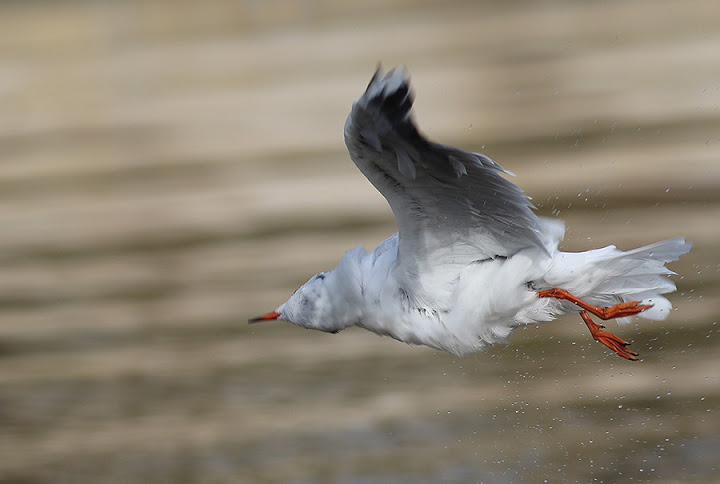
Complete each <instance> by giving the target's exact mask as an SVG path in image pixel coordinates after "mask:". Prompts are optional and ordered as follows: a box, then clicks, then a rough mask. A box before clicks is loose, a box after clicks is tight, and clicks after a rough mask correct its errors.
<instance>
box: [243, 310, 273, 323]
mask: <svg viewBox="0 0 720 484" xmlns="http://www.w3.org/2000/svg"><path fill="white" fill-rule="evenodd" d="M279 317H280V313H276V312H275V311H273V312H271V313H267V314H263V315H262V316H258V317H257V318H252V319H248V323H259V322H260V321H269V320H271V319H277V318H279Z"/></svg>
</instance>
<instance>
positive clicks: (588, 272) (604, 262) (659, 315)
mask: <svg viewBox="0 0 720 484" xmlns="http://www.w3.org/2000/svg"><path fill="white" fill-rule="evenodd" d="M691 246H692V244H690V243H688V242H685V239H683V238H677V239H672V240H666V241H663V242H657V243H655V244H651V245H647V246H645V247H640V248H638V249H634V250H630V251H627V252H622V251H620V250H617V249H616V248H615V247H614V246H609V247H605V248H602V249H597V250H591V251H588V252H581V253H565V252H561V253H559V254H557V255H556V258H555V260H554V261H553V264H552V266H551V267H550V270H549V271H548V273H547V275H546V277H545V282H546V283H547V284H548V286H549V287H559V288H562V289H566V290H567V291H569V292H570V293H571V294H573V295H575V296H577V297H579V298H580V299H583V300H585V301H587V302H589V303H590V304H595V305H601V306H608V305H612V304H615V303H617V302H620V301H638V300H639V301H643V304H651V305H652V306H653V307H652V308H650V309H647V310H645V311H643V312H642V313H639V314H638V316H641V317H644V318H647V319H655V320H659V319H665V318H666V317H667V316H668V314H669V313H670V310H671V309H672V307H671V305H670V302H669V301H668V300H667V299H666V298H664V297H663V296H661V294H667V293H669V292H673V291H674V290H675V283H673V282H672V281H671V280H669V279H668V278H667V277H666V276H668V275H672V274H674V272H673V271H671V270H669V269H668V268H666V267H665V264H666V263H667V262H672V261H675V260H677V259H678V258H679V257H680V256H681V255H683V254H685V253H687V252H688V251H689V250H690V247H691ZM627 321H629V318H619V319H618V322H620V323H623V322H627Z"/></svg>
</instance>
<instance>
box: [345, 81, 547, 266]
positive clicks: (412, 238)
mask: <svg viewBox="0 0 720 484" xmlns="http://www.w3.org/2000/svg"><path fill="white" fill-rule="evenodd" d="M412 104H413V94H412V92H411V91H410V86H409V80H408V77H407V75H406V74H405V72H404V70H403V69H402V68H396V69H394V70H392V71H390V72H389V73H388V74H387V75H384V74H383V73H382V71H381V70H380V69H378V71H377V72H376V73H375V75H374V76H373V78H372V80H371V81H370V84H369V85H368V88H367V90H366V91H365V93H364V94H363V95H362V96H361V97H360V98H359V99H358V100H357V101H355V103H354V104H353V107H352V110H351V112H350V115H349V116H348V119H347V122H346V124H345V143H346V144H347V147H348V150H349V152H350V156H351V158H352V159H353V162H354V163H355V164H356V165H357V167H358V168H359V169H360V171H362V172H363V174H364V175H365V176H366V177H367V178H368V180H370V182H371V183H372V184H373V185H374V186H375V187H376V188H377V189H378V190H379V191H380V193H382V195H383V196H384V197H385V198H386V199H387V200H388V203H389V204H390V207H391V208H392V210H393V212H394V214H395V218H396V220H397V224H398V232H399V248H398V264H399V265H401V266H402V269H404V270H405V271H406V272H407V273H409V274H410V275H411V276H412V275H415V276H417V275H418V274H420V273H422V272H423V271H428V270H432V269H433V266H436V265H439V264H442V265H447V264H448V263H456V264H460V265H464V264H467V263H469V262H472V261H473V260H478V259H483V258H488V257H496V256H510V255H512V254H514V253H515V252H517V251H518V250H521V249H523V248H526V247H533V246H536V247H539V248H541V249H543V250H545V251H546V252H547V250H548V249H547V248H546V247H545V244H544V242H543V240H548V237H546V236H544V234H543V224H542V223H541V222H540V220H539V219H538V217H537V216H536V215H535V213H534V212H533V211H532V208H533V207H532V205H531V203H530V202H529V200H528V198H527V197H526V196H525V195H524V193H523V192H522V190H521V189H520V188H518V187H517V186H516V185H514V184H513V183H511V182H510V181H508V180H507V179H506V178H504V177H503V176H502V175H504V174H509V175H512V174H511V173H509V172H507V171H505V170H504V169H503V168H502V167H501V166H500V165H499V164H497V163H496V162H495V161H493V160H492V159H491V158H489V157H488V156H486V155H483V154H481V153H472V152H469V151H464V150H461V149H458V148H453V147H451V146H446V145H442V144H438V143H433V142H431V141H428V140H427V139H426V138H425V137H424V136H423V135H421V134H420V133H419V132H418V130H417V128H416V126H415V123H414V122H413V120H412V118H411V116H410V114H411V109H412Z"/></svg>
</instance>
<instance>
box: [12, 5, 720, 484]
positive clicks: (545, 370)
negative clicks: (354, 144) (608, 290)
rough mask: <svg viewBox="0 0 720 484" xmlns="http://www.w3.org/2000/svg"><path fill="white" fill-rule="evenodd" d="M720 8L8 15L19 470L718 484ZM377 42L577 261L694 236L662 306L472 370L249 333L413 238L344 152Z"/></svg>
mask: <svg viewBox="0 0 720 484" xmlns="http://www.w3.org/2000/svg"><path fill="white" fill-rule="evenodd" d="M719 15H720V7H718V4H717V2H715V1H709V0H708V1H693V2H689V3H688V2H685V3H683V4H682V5H681V4H677V3H675V2H664V1H660V2H657V1H653V2H650V1H640V2H633V3H627V2H615V3H612V2H611V3H605V4H602V5H600V4H597V5H596V4H593V3H586V2H572V1H559V2H532V3H525V4H521V5H518V6H516V7H510V6H504V4H502V6H501V4H496V3H492V2H485V3H475V2H453V3H446V2H433V1H429V2H422V4H419V5H415V4H411V3H410V2H403V1H400V0H397V1H392V2H376V3H372V2H371V3H369V4H368V3H367V2H352V1H347V2H335V3H323V2H291V1H277V2H224V1H220V2H213V3H212V4H206V3H200V2H197V3H196V2H189V1H182V2H172V3H170V2H162V1H160V0H153V1H149V2H130V3H127V2H80V1H67V2H60V3H53V2H39V3H33V4H29V3H24V2H6V3H4V4H2V5H0V156H1V159H2V163H0V187H1V189H0V226H2V227H3V230H2V232H1V233H0V264H2V266H1V269H2V270H1V271H0V314H1V316H2V317H1V318H0V321H1V322H0V481H2V482H73V483H75V482H123V483H125V482H145V481H148V482H150V481H151V482H173V483H174V482H291V483H310V482H344V483H366V482H421V483H422V482H428V483H430V482H439V481H444V482H488V483H496V482H497V483H502V482H511V483H515V482H543V481H544V480H547V482H559V481H562V482H590V481H593V480H595V481H599V482H625V481H640V482H683V481H695V482H709V481H712V480H717V479H720V471H718V466H717V463H716V461H717V458H716V456H717V455H718V454H719V453H720V437H719V436H720V419H718V417H717V415H716V413H717V412H716V410H717V409H718V403H720V390H719V389H720V386H719V385H718V379H719V378H720V359H719V358H718V356H717V355H718V349H719V347H720V324H719V323H718V320H719V319H720V318H719V316H720V311H719V310H718V307H720V298H719V297H718V295H717V288H718V284H719V283H720V278H719V277H718V269H719V268H720V265H719V264H720V263H719V262H718V243H719V241H720V229H718V225H717V223H716V220H717V217H718V214H719V213H720V212H719V210H718V209H719V208H720V192H719V191H718V189H717V187H718V186H719V182H720V164H718V160H719V159H720V67H719V66H720V48H719V47H720V24H718V22H717V21H716V19H717V18H719V17H718V16H719ZM378 61H383V62H384V64H385V65H386V66H391V65H394V64H396V63H405V64H406V65H407V66H408V69H409V71H410V73H411V74H412V76H413V83H414V86H415V91H416V94H417V102H416V108H417V109H416V115H417V116H416V117H417V120H418V122H419V124H420V125H421V127H422V128H423V129H424V131H425V132H426V133H427V134H428V135H429V136H430V137H432V138H433V139H436V140H439V141H442V142H445V143H448V144H455V145H458V146H462V147H464V148H467V149H473V150H482V151H484V152H485V153H487V154H488V155H490V156H492V157H493V158H495V159H496V160H498V161H499V162H500V163H502V164H503V165H504V166H505V168H507V169H509V170H511V171H513V172H514V173H516V174H517V177H516V178H515V179H514V181H515V182H517V183H518V184H519V185H521V186H522V187H523V188H524V189H525V190H526V191H527V193H528V194H529V195H530V196H532V198H533V201H534V203H535V204H536V205H537V206H538V210H539V212H540V213H541V214H543V215H548V216H553V215H557V216H559V217H562V218H563V219H564V220H565V221H566V223H567V226H568V233H567V237H566V240H565V243H564V245H563V248H564V249H566V250H585V249H588V248H592V247H599V246H603V245H607V244H610V243H615V244H617V245H618V246H619V247H621V248H625V249H627V248H632V247H634V246H638V245H642V244H646V243H650V242H653V241H656V240H660V239H664V238H670V237H674V236H678V235H685V236H686V237H687V238H688V239H689V240H691V241H692V242H693V243H694V244H695V245H694V248H693V251H692V252H691V253H690V254H689V255H688V256H685V257H683V258H682V259H681V260H680V261H679V262H677V263H674V264H673V265H672V268H673V270H675V271H676V272H678V274H679V275H678V276H676V277H675V280H676V282H677V284H678V292H677V293H675V294H674V295H673V297H672V302H673V304H674V305H675V306H676V308H677V311H676V312H675V313H674V314H673V315H672V316H671V318H670V319H669V320H668V321H664V322H660V323H654V322H649V321H642V320H641V321H639V322H638V323H637V324H633V325H630V326H626V327H622V328H619V329H617V331H616V333H617V334H618V335H620V336H621V337H623V338H625V339H629V340H632V341H633V348H634V349H635V350H636V351H638V352H639V353H640V355H641V357H642V360H641V361H639V362H635V363H633V362H628V361H624V360H622V359H620V358H618V357H616V356H614V355H611V354H609V352H608V351H606V350H605V349H604V348H603V347H601V346H600V345H597V344H594V343H593V342H592V340H591V338H590V336H589V334H587V330H586V329H585V328H584V325H582V324H581V322H580V320H579V318H573V317H566V318H563V319H560V320H559V321H557V322H554V323H547V324H545V325H542V326H539V327H529V328H524V329H522V330H520V331H518V332H516V334H515V335H514V336H513V337H512V340H511V344H510V345H506V346H498V347H496V348H493V349H492V350H490V351H488V352H485V353H481V354H477V355H473V356H470V357H466V358H463V359H458V358H455V357H452V356H451V355H447V354H442V353H439V352H436V351H433V350H430V349H428V348H417V347H409V346H406V345H404V344H401V343H398V342H396V341H393V340H390V339H387V338H379V337H377V336H375V335H372V334H370V333H367V332H364V331H362V330H359V329H358V330H356V329H350V330H347V331H344V332H342V333H340V334H338V335H328V334H324V333H317V332H311V331H305V330H302V329H299V328H296V327H292V326H291V325H288V324H281V323H268V324H263V325H254V326H248V325H247V324H245V321H246V319H247V318H248V317H250V316H254V315H257V314H260V313H263V312H267V311H269V310H272V309H273V308H275V307H276V306H277V305H278V304H279V303H281V302H283V301H284V299H285V298H286V297H287V296H288V295H289V294H291V293H292V291H293V290H294V289H295V288H296V287H297V286H299V285H300V284H301V283H303V282H304V281H305V280H306V279H307V278H308V277H309V276H310V275H312V274H314V273H315V272H318V271H320V270H328V269H331V268H332V267H333V266H334V265H335V264H336V263H337V261H338V260H339V259H340V257H341V256H342V254H343V252H344V251H345V250H346V249H348V248H350V247H354V246H357V245H364V246H365V247H367V248H368V249H372V248H373V247H374V246H375V245H376V244H377V243H378V242H380V241H381V240H383V239H384V238H385V237H387V236H388V235H390V234H391V233H393V232H394V231H395V227H394V221H393V219H392V215H391V213H390V211H389V209H388V208H387V206H386V205H385V202H384V200H383V199H382V197H381V196H380V195H379V194H378V193H376V192H375V191H374V190H373V188H372V187H371V186H370V184H369V183H367V181H366V180H365V179H364V178H363V177H362V175H361V174H360V173H359V172H357V171H356V169H355V168H354V166H353V165H352V163H351V162H350V160H349V158H348V156H347V154H346V152H345V148H344V145H343V141H342V126H343V123H344V120H345V116H346V115H347V113H348V110H349V107H350V104H351V102H352V100H353V99H355V98H356V97H357V96H358V95H359V94H360V93H361V92H362V90H363V89H364V87H365V85H366V83H367V81H368V80H369V78H370V76H371V74H372V72H373V70H374V69H375V66H376V64H377V62H378Z"/></svg>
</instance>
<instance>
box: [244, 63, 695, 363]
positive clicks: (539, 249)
mask: <svg viewBox="0 0 720 484" xmlns="http://www.w3.org/2000/svg"><path fill="white" fill-rule="evenodd" d="M412 104H413V93H412V92H411V90H410V84H409V78H408V76H407V74H406V73H405V70H404V68H403V67H398V68H395V69H393V70H391V71H390V72H388V73H387V74H384V73H383V72H382V69H381V68H378V70H377V72H376V73H375V75H374V76H373V78H372V80H371V81H370V84H369V85H368V87H367V89H366V91H365V93H364V94H363V95H362V96H361V97H360V98H359V99H358V100H357V101H355V102H354V103H353V106H352V109H351V112H350V115H349V116H348V118H347V121H346V123H345V144H346V145H347V148H348V151H349V153H350V157H351V158H352V160H353V162H354V163H355V165H356V166H357V167H358V169H359V170H360V171H361V172H362V173H363V175H365V177H367V179H368V180H369V181H370V183H372V184H373V185H374V186H375V188H376V189H377V190H378V191H379V192H380V193H381V194H382V195H383V196H384V197H385V198H386V199H387V201H388V203H389V205H390V208H391V209H392V211H393V213H394V215H395V219H396V221H397V226H398V232H397V233H396V234H394V235H392V236H390V237H389V238H388V239H387V240H385V241H384V242H382V243H381V244H380V245H379V246H378V247H377V248H376V249H375V250H373V251H372V252H366V251H365V250H364V249H363V248H362V247H358V248H355V249H351V250H349V251H347V252H346V253H345V255H344V256H343V257H342V259H341V260H340V262H339V263H338V265H337V267H335V269H333V270H332V271H330V272H321V273H319V274H316V275H314V276H313V277H311V278H310V280H308V281H307V282H306V283H305V284H304V285H303V286H301V287H300V288H299V289H298V290H297V291H295V293H294V294H293V295H292V296H290V298H289V299H288V300H287V301H286V302H285V303H283V304H282V305H280V306H279V307H278V308H277V309H275V310H274V311H272V312H269V313H267V314H264V315H262V316H260V317H257V318H253V319H251V320H249V322H251V323H254V322H260V321H268V320H275V319H277V320H283V321H288V322H290V323H293V324H295V325H297V326H301V327H304V328H309V329H316V330H320V331H326V332H330V333H337V332H338V331H340V330H343V329H345V328H348V327H351V326H359V327H361V328H365V329H367V330H370V331H372V332H374V333H377V334H379V335H386V336H390V337H392V338H394V339H396V340H399V341H403V342H405V343H408V344H411V345H426V346H429V347H431V348H435V349H438V350H443V351H447V352H449V353H452V354H454V355H457V356H464V355H467V354H470V353H474V352H478V351H482V350H485V349H487V348H488V347H490V346H491V345H493V344H496V343H501V342H505V341H506V340H507V338H508V337H509V336H510V334H511V333H512V331H513V330H514V329H515V328H516V327H518V326H522V325H527V324H535V323H540V322H545V321H552V320H553V319H555V318H556V317H557V316H560V315H562V314H567V313H579V315H580V317H581V318H582V320H583V321H584V322H585V324H586V325H587V327H588V328H589V329H590V333H591V335H592V337H593V338H594V339H595V340H596V341H598V342H600V343H602V344H603V345H605V346H607V347H608V348H610V349H611V350H613V351H614V352H615V353H617V354H618V355H620V356H622V357H623V358H627V359H628V360H635V359H637V358H636V357H637V356H638V354H637V353H635V352H633V351H631V350H630V349H629V348H627V346H628V344H629V343H628V342H627V341H624V340H623V339H621V338H619V337H618V336H616V335H614V334H612V333H610V332H608V331H604V326H602V325H600V324H597V323H595V322H594V321H593V320H592V318H591V315H594V316H596V317H598V318H600V319H602V320H608V319H613V318H619V319H618V321H619V322H627V321H628V320H629V317H630V316H633V315H639V316H642V317H645V318H647V319H654V320H660V319H665V318H666V317H667V316H668V314H669V312H670V311H671V309H672V306H671V305H670V302H669V301H668V300H667V299H666V298H665V297H663V296H662V295H663V294H667V293H670V292H673V291H674V290H675V289H676V287H675V284H674V283H673V282H672V281H671V280H670V279H668V277H667V276H669V275H672V274H675V273H674V272H672V271H671V270H669V269H668V268H666V267H665V264H666V263H667V262H671V261H675V260H677V259H678V258H679V257H680V256H681V255H683V254H685V253H687V252H688V251H689V250H690V248H691V244H690V243H687V242H685V240H684V238H682V237H678V238H675V239H670V240H666V241H663V242H657V243H654V244H651V245H648V246H645V247H641V248H638V249H634V250H630V251H626V252H623V251H621V250H618V249H617V248H616V247H615V246H612V245H611V246H608V247H604V248H600V249H594V250H588V251H585V252H563V251H561V250H559V248H558V246H559V244H560V242H561V240H562V238H563V236H564V232H565V226H564V224H563V222H562V221H560V220H557V219H550V218H545V217H540V216H538V215H536V214H535V212H534V211H533V210H534V208H535V207H533V205H532V204H531V203H530V201H529V199H528V198H527V197H526V196H525V194H524V193H523V191H522V190H521V189H520V188H519V187H518V186H516V185H514V184H513V183H511V182H510V181H508V179H507V178H505V175H512V173H510V172H508V171H506V170H504V169H503V168H502V167H501V166H500V165H499V164H497V163H496V162H495V161H493V160H492V159H490V158H489V157H488V156H486V155H484V154H482V153H472V152H469V151H464V150H462V149H458V148H453V147H451V146H446V145H442V144H438V143H434V142H432V141H429V140H428V139H427V138H426V137H425V136H423V135H422V134H421V133H420V132H418V129H417V127H416V125H415V123H414V121H413V119H412V117H411V109H412Z"/></svg>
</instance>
